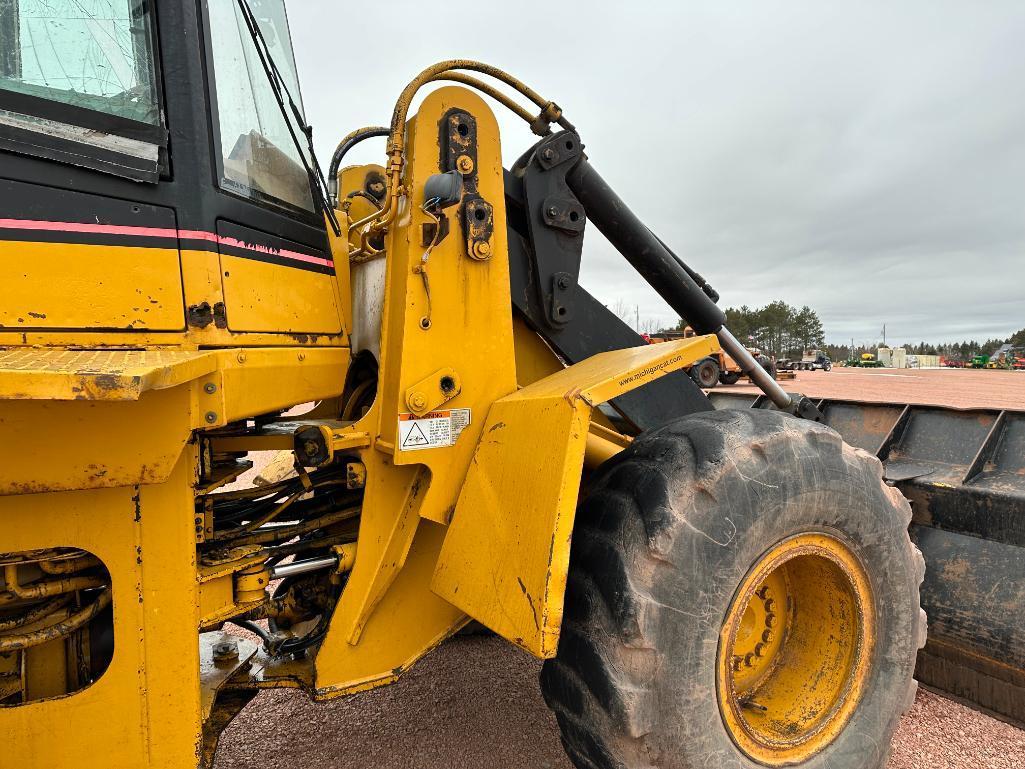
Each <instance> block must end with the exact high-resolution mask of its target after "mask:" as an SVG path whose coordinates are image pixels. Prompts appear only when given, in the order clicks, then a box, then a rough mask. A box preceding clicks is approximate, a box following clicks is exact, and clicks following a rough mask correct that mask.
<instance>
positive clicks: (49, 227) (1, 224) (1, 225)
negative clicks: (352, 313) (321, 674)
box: [0, 219, 335, 268]
mask: <svg viewBox="0 0 1025 769" xmlns="http://www.w3.org/2000/svg"><path fill="white" fill-rule="evenodd" d="M0 229H4V230H41V231H45V232H81V233H92V234H102V235H136V236H140V237H148V238H182V239H184V240H205V241H207V242H209V243H217V244H219V245H222V246H230V247H232V248H241V249H243V250H245V251H255V252H257V253H260V254H267V255H268V256H278V257H282V258H284V259H293V260H295V261H297V262H306V263H307V264H316V265H319V266H321V267H332V268H333V267H334V266H335V263H334V262H333V261H332V260H331V259H323V258H321V257H319V256H310V255H309V254H301V253H299V252H298V251H289V250H288V249H284V248H282V249H276V248H270V247H269V246H261V245H257V244H252V243H245V242H243V241H241V240H237V239H236V238H225V237H221V236H220V235H217V234H216V233H213V232H205V231H203V230H172V229H165V228H160V227H132V226H128V225H119V224H90V223H87V222H45V221H41V220H33V219H0Z"/></svg>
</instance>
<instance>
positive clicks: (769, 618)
mask: <svg viewBox="0 0 1025 769" xmlns="http://www.w3.org/2000/svg"><path fill="white" fill-rule="evenodd" d="M775 626H776V615H775V614H766V615H765V627H775Z"/></svg>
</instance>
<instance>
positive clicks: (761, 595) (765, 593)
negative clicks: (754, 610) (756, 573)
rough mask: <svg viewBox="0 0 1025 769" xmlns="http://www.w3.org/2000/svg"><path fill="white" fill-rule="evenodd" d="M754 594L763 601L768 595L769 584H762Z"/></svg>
mask: <svg viewBox="0 0 1025 769" xmlns="http://www.w3.org/2000/svg"><path fill="white" fill-rule="evenodd" d="M755 595H757V596H758V597H759V598H761V599H762V600H763V601H764V600H765V599H766V598H768V597H769V586H768V585H762V587H761V589H760V590H759V591H758V592H757V593H755Z"/></svg>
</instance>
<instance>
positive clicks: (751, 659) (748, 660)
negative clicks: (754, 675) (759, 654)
mask: <svg viewBox="0 0 1025 769" xmlns="http://www.w3.org/2000/svg"><path fill="white" fill-rule="evenodd" d="M744 664H745V665H747V666H748V667H749V668H750V667H754V664H755V655H753V654H747V655H746V656H745V657H744Z"/></svg>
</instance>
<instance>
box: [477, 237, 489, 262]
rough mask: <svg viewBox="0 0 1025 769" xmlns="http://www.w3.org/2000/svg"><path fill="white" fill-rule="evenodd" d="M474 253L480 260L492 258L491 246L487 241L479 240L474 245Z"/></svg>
mask: <svg viewBox="0 0 1025 769" xmlns="http://www.w3.org/2000/svg"><path fill="white" fill-rule="evenodd" d="M473 253H474V255H475V256H476V257H478V258H480V259H486V258H487V257H489V256H491V244H490V243H488V242H487V241H486V240H478V241H477V242H476V243H474V244H473Z"/></svg>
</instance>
